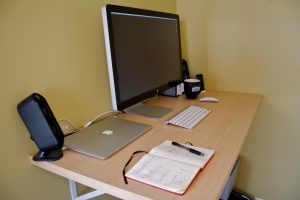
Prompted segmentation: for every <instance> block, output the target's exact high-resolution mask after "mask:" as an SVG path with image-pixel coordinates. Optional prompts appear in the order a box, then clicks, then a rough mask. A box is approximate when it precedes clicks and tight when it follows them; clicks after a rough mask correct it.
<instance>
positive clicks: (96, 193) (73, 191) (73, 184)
mask: <svg viewBox="0 0 300 200" xmlns="http://www.w3.org/2000/svg"><path fill="white" fill-rule="evenodd" d="M69 184H70V192H71V198H72V200H88V199H91V198H94V197H96V196H100V195H102V194H104V193H103V192H101V191H100V190H94V191H92V192H89V193H86V194H84V195H81V196H78V193H77V185H76V182H75V181H73V180H69Z"/></svg>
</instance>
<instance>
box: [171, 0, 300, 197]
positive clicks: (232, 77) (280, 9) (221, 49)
mask: <svg viewBox="0 0 300 200" xmlns="http://www.w3.org/2000/svg"><path fill="white" fill-rule="evenodd" d="M177 11H178V13H179V14H180V15H181V19H182V24H185V25H184V26H183V27H185V28H186V29H185V30H183V32H184V35H185V36H186V38H184V39H183V42H184V43H185V44H186V45H185V47H184V48H185V49H184V52H183V55H185V56H186V58H187V60H188V62H189V63H190V66H191V71H192V73H193V74H195V73H204V74H205V81H206V87H207V88H212V89H221V90H232V91H241V92H244V91H245V92H255V93H261V94H263V95H264V100H263V103H262V105H261V108H260V110H259V112H258V115H257V117H256V120H255V122H254V124H253V126H252V128H251V131H250V133H249V136H248V138H247V140H246V142H245V145H244V148H243V150H242V153H241V158H242V159H241V161H242V162H241V169H240V172H239V175H238V180H237V183H236V187H237V188H239V189H241V190H244V191H247V192H249V193H251V194H253V195H255V196H258V197H261V198H263V199H265V200H269V199H272V200H277V199H278V200H282V199H289V200H296V199H299V198H300V190H299V186H300V170H299V169H300V156H299V151H300V125H299V113H300V106H299V102H300V89H299V87H298V86H299V85H300V79H299V75H300V12H299V11H300V1H297V0H251V1H250V0H249V1H245V0H227V1H221V0H178V1H177Z"/></svg>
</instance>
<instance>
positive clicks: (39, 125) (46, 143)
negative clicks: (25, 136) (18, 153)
mask: <svg viewBox="0 0 300 200" xmlns="http://www.w3.org/2000/svg"><path fill="white" fill-rule="evenodd" d="M17 109H18V112H19V115H20V116H21V118H22V120H23V122H24V124H25V126H26V128H27V129H28V131H29V133H30V137H31V139H32V140H33V141H34V142H35V144H36V145H37V147H38V148H39V150H40V151H39V152H38V153H37V154H36V155H35V156H34V157H33V160H35V161H53V160H58V159H59V158H61V157H62V156H63V152H62V149H61V148H62V146H63V143H64V135H63V132H62V130H61V128H60V126H59V124H58V122H57V121H56V119H55V117H54V115H53V113H52V111H51V109H50V107H49V105H48V103H47V101H46V99H45V98H44V97H43V96H42V95H40V94H37V93H33V94H31V95H30V96H29V97H27V98H25V99H24V100H23V101H21V102H20V103H19V104H18V106H17Z"/></svg>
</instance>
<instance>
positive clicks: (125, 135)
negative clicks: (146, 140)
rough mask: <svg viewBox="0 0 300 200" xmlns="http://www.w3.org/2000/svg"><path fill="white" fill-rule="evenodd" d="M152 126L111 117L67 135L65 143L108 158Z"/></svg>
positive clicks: (78, 149) (79, 150)
mask: <svg viewBox="0 0 300 200" xmlns="http://www.w3.org/2000/svg"><path fill="white" fill-rule="evenodd" d="M151 128H152V127H151V126H150V125H146V124H141V123H137V122H132V121H128V120H124V119H118V118H116V117H110V118H106V119H104V120H102V121H100V122H98V123H95V124H93V125H91V126H90V127H88V128H85V129H83V130H81V131H79V132H76V133H74V134H72V135H69V136H67V137H65V141H64V145H65V146H66V147H68V148H69V149H72V150H74V151H77V152H80V153H84V154H87V155H90V156H94V157H97V158H100V159H106V158H108V157H110V156H111V155H113V154H114V153H116V152H117V151H118V150H120V149H121V148H123V147H124V146H126V145H127V144H129V143H130V142H132V141H133V140H135V139H137V138H138V137H140V136H141V135H143V134H144V133H146V132H147V131H149V130H150V129H151Z"/></svg>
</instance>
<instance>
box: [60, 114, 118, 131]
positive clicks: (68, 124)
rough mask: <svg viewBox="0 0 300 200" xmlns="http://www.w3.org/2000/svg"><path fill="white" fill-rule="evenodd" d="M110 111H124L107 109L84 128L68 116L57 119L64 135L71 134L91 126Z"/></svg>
mask: <svg viewBox="0 0 300 200" xmlns="http://www.w3.org/2000/svg"><path fill="white" fill-rule="evenodd" d="M109 113H122V112H120V111H106V112H103V113H101V114H99V115H97V116H96V117H94V118H93V119H92V120H91V121H89V122H87V123H86V124H85V125H84V126H83V127H82V128H78V127H77V126H76V125H75V124H74V123H73V122H72V121H71V120H69V119H67V118H59V119H58V120H57V122H58V124H59V126H60V128H61V129H62V131H63V133H64V135H69V134H72V133H75V132H78V131H80V130H82V129H85V128H87V127H89V126H91V125H92V124H93V123H94V122H95V121H96V120H98V119H99V118H100V117H102V116H104V115H107V114H109Z"/></svg>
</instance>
